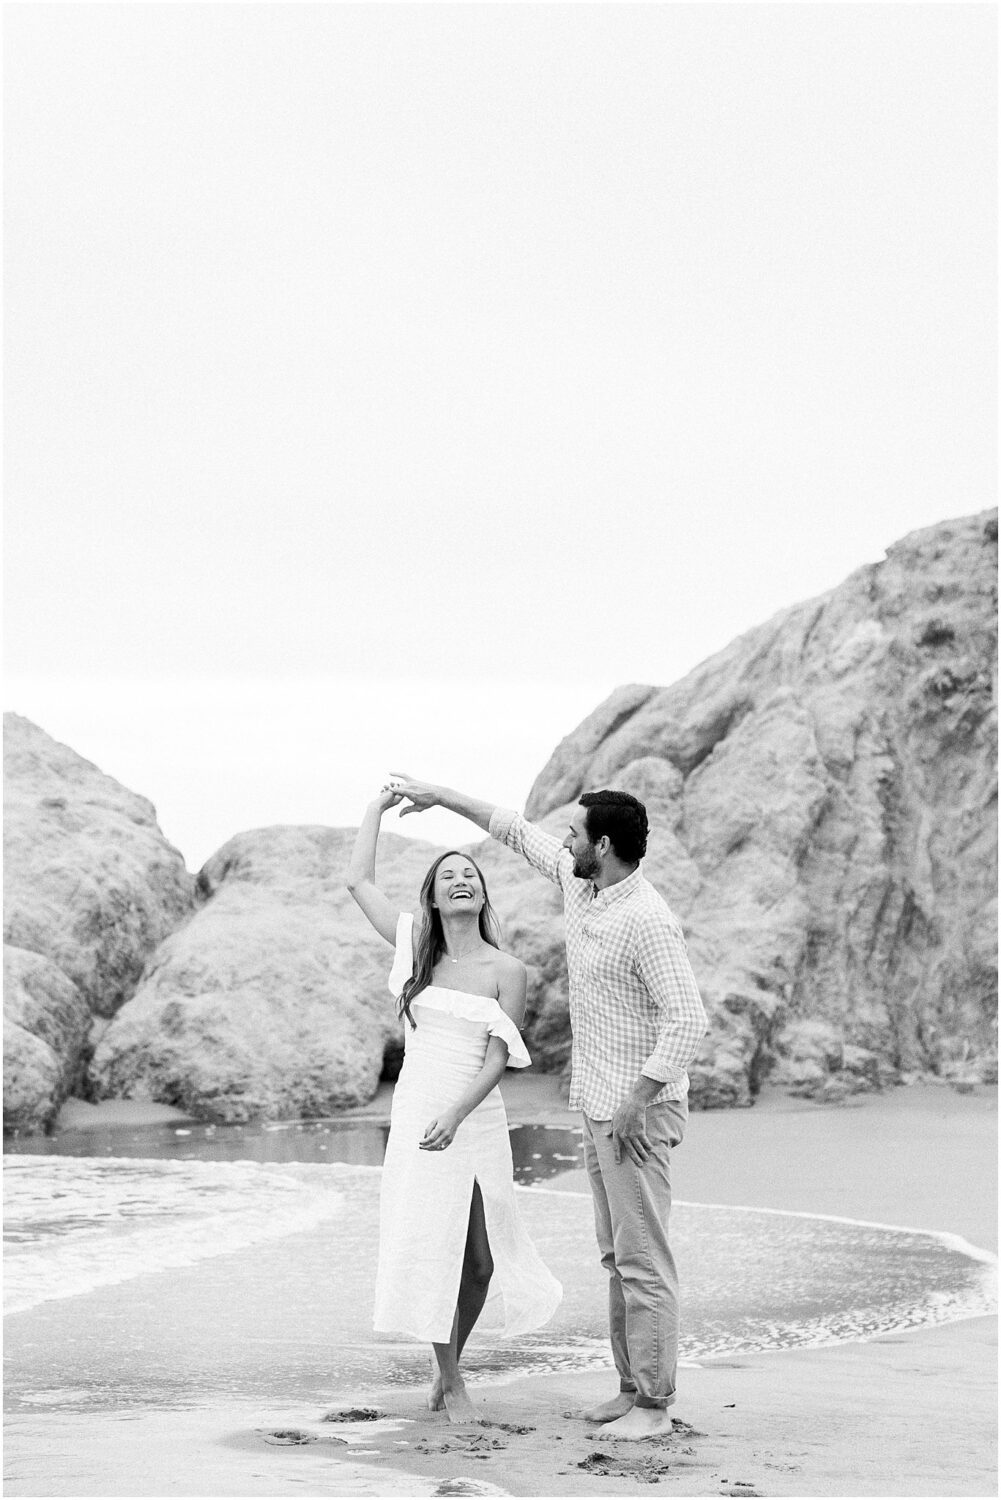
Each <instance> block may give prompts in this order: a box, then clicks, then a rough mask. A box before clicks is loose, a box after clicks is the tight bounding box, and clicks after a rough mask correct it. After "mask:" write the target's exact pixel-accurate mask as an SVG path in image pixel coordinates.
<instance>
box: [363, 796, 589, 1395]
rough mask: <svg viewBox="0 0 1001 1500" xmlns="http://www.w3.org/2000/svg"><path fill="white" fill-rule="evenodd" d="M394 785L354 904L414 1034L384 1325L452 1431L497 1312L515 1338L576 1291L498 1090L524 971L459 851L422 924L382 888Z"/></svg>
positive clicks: (371, 818)
mask: <svg viewBox="0 0 1001 1500" xmlns="http://www.w3.org/2000/svg"><path fill="white" fill-rule="evenodd" d="M400 800H401V799H400V794H399V793H398V792H397V791H395V790H394V788H393V787H392V786H388V787H385V788H383V791H382V792H381V794H380V795H379V796H378V797H377V798H376V800H375V801H374V802H372V803H371V804H370V805H369V807H368V808H367V809H366V812H365V816H364V818H363V819H362V823H361V827H360V828H359V830H358V837H357V839H356V841H355V847H354V851H353V853H352V856H351V861H350V865H349V869H348V881H347V885H348V890H349V891H350V892H351V894H352V896H353V897H354V899H355V900H356V901H357V903H358V905H359V906H360V907H361V909H362V911H363V912H364V913H365V915H366V917H368V920H369V921H370V922H371V924H372V926H373V927H374V928H375V930H376V932H378V933H379V935H380V936H381V937H384V938H385V939H386V941H387V943H392V944H394V945H395V947H396V959H395V961H394V963H393V967H392V972H391V973H390V976H389V988H390V991H391V993H392V994H393V995H395V996H396V997H397V1000H398V1002H399V1012H400V1015H401V1016H402V1017H403V1020H404V1028H403V1029H404V1038H405V1053H404V1061H403V1068H402V1071H401V1073H400V1077H399V1080H398V1082H397V1084H396V1088H395V1090H394V1093H393V1111H392V1123H391V1126H390V1132H389V1141H388V1143H387V1146H386V1158H385V1162H384V1165H383V1173H382V1194H381V1199H380V1214H379V1268H378V1271H377V1273H376V1291H375V1327H376V1330H377V1331H378V1332H380V1333H409V1334H412V1335H413V1336H414V1337H415V1338H420V1339H426V1340H427V1341H428V1342H430V1343H431V1344H432V1345H433V1347H434V1353H435V1358H436V1360H437V1365H438V1374H437V1377H436V1379H435V1381H434V1384H433V1385H432V1387H431V1394H430V1396H429V1398H428V1405H429V1406H430V1407H431V1409H432V1410H433V1411H439V1410H441V1408H442V1407H444V1408H445V1410H446V1411H447V1412H448V1416H449V1419H450V1420H451V1421H453V1422H465V1421H469V1420H470V1419H472V1418H473V1417H474V1415H475V1413H474V1411H473V1406H472V1403H471V1402H470V1400H469V1397H468V1395H467V1394H466V1389H465V1386H464V1384H463V1381H462V1377H461V1375H460V1374H459V1357H460V1356H461V1354H462V1350H463V1347H464V1345H465V1343H466V1340H467V1338H468V1337H469V1335H470V1333H471V1331H472V1329H473V1326H474V1325H475V1323H476V1321H477V1319H478V1318H479V1317H480V1314H481V1312H483V1310H484V1307H485V1306H488V1311H489V1312H490V1313H493V1312H494V1311H496V1313H497V1314H498V1315H499V1318H500V1319H501V1321H502V1322H503V1333H504V1335H505V1336H506V1337H511V1336H514V1335H518V1334H522V1333H526V1332H527V1331H528V1330H529V1329H531V1328H538V1327H539V1326H540V1325H541V1324H543V1323H545V1322H547V1321H548V1319H549V1318H550V1317H552V1315H553V1313H554V1311H555V1310H556V1307H557V1305H558V1303H559V1301H560V1297H561V1296H562V1288H561V1287H560V1284H559V1282H558V1281H556V1279H555V1278H554V1277H553V1276H552V1275H551V1274H550V1273H549V1271H548V1270H547V1269H546V1267H545V1266H544V1265H543V1264H542V1261H541V1260H540V1259H539V1257H538V1255H537V1253H536V1251H535V1248H534V1246H533V1245H532V1242H531V1240H530V1239H529V1238H528V1235H527V1234H526V1232H525V1230H524V1229H523V1227H522V1224H521V1221H520V1219H519V1216H518V1209H517V1204H516V1203H515V1197H514V1169H513V1165H512V1161H511V1145H510V1141H509V1139H508V1133H507V1115H506V1114H505V1111H504V1104H503V1101H502V1099H501V1097H500V1094H499V1092H498V1090H497V1087H496V1085H497V1082H498V1080H499V1079H500V1077H501V1075H502V1074H503V1072H504V1069H505V1068H506V1067H507V1066H509V1065H510V1066H511V1067H515V1068H524V1067H528V1066H529V1064H530V1062H531V1058H530V1057H529V1055H528V1052H527V1051H526V1050H525V1045H524V1043H523V1041H522V1039H521V1036H520V1034H519V1031H518V1026H519V1024H520V1023H521V1021H522V1019H523V1016H524V1011H525V989H526V973H525V965H524V964H523V963H521V962H520V961H519V960H518V959H516V958H514V957H513V956H512V955H511V954H509V953H502V952H501V950H500V948H499V947H498V927H497V922H496V918H495V917H494V914H493V911H492V910H491V907H490V903H489V901H488V900H487V891H486V885H485V884H484V880H483V875H482V873H481V872H480V870H479V867H478V866H477V865H476V864H475V862H474V861H473V860H471V859H470V858H469V856H468V855H466V854H460V853H458V852H457V851H456V850H450V851H449V852H448V853H447V854H443V855H442V856H441V857H440V858H439V859H436V860H435V862H434V864H433V865H432V866H431V868H430V870H429V871H428V872H427V875H426V876H425V877H424V882H423V885H422V886H421V892H420V905H421V914H420V920H419V921H418V922H416V923H415V922H414V918H413V916H412V915H411V914H410V913H409V912H400V911H398V910H397V908H396V906H395V904H394V903H393V902H391V901H390V900H389V899H388V897H387V896H386V895H385V894H384V893H383V892H382V891H380V890H379V888H378V886H377V885H376V884H375V853H376V845H377V844H378V840H379V828H380V824H381V820H382V815H383V813H384V812H385V811H386V810H387V809H388V808H390V807H395V806H396V804H397V803H398V802H399V801H400Z"/></svg>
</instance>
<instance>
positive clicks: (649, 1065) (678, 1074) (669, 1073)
mask: <svg viewBox="0 0 1001 1500" xmlns="http://www.w3.org/2000/svg"><path fill="white" fill-rule="evenodd" d="M640 1075H641V1077H643V1078H650V1079H652V1080H653V1082H654V1083H662V1084H663V1085H664V1086H665V1088H666V1087H667V1086H668V1085H671V1086H672V1087H673V1088H675V1089H681V1090H682V1092H684V1083H685V1070H684V1068H672V1067H670V1066H669V1065H668V1064H667V1063H659V1062H654V1061H653V1060H652V1059H651V1060H650V1061H649V1062H645V1063H644V1064H643V1066H642V1068H640ZM678 1097H679V1098H680V1097H681V1095H680V1094H679V1095H678Z"/></svg>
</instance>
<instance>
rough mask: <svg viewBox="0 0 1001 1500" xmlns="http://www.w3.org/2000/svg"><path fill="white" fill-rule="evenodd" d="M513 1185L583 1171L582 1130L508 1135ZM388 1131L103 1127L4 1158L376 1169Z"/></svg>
mask: <svg viewBox="0 0 1001 1500" xmlns="http://www.w3.org/2000/svg"><path fill="white" fill-rule="evenodd" d="M509 1134H510V1137H511V1155H512V1157H513V1159H514V1180H515V1182H517V1183H521V1184H523V1185H527V1184H529V1183H532V1182H544V1181H546V1180H547V1179H548V1178H551V1177H554V1176H556V1175H558V1174H559V1173H560V1172H566V1171H569V1170H571V1169H573V1168H574V1167H579V1166H582V1165H583V1161H584V1158H583V1149H582V1146H581V1132H580V1130H579V1129H578V1130H567V1129H554V1128H551V1127H549V1126H546V1125H513V1126H512V1127H511V1129H510V1132H509ZM388 1136H389V1126H388V1125H384V1124H380V1123H379V1122H377V1121H373V1120H291V1121H286V1122H282V1123H280V1124H259V1123H258V1124H254V1125H203V1124H195V1123H191V1124H189V1125H181V1126H178V1125H175V1124H173V1123H165V1124H161V1125H144V1126H141V1127H138V1126H130V1125H108V1126H103V1127H102V1128H101V1129H85V1130H63V1131H59V1132H56V1133H55V1134H53V1135H34V1136H7V1135H5V1136H4V1147H3V1149H4V1155H5V1156H8V1157H10V1156H14V1155H19V1156H87V1157H102V1156H114V1157H142V1158H143V1159H155V1160H169V1161H230V1162H235V1161H256V1162H316V1163H325V1164H329V1163H330V1162H346V1163H350V1164H351V1165H353V1166H370V1167H378V1166H381V1165H382V1159H383V1156H384V1155H385V1151H386V1140H387V1138H388Z"/></svg>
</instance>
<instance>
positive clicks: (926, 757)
mask: <svg viewBox="0 0 1001 1500" xmlns="http://www.w3.org/2000/svg"><path fill="white" fill-rule="evenodd" d="M996 569H997V517H996V513H988V514H983V515H979V516H973V517H968V518H965V519H962V520H958V521H950V522H945V523H943V524H942V525H939V526H934V527H931V528H929V529H928V530H925V531H920V532H916V533H914V534H913V535H911V536H908V537H906V538H905V539H904V540H903V541H901V542H899V543H897V545H896V546H894V547H891V548H890V550H889V552H888V553H887V555H886V558H885V560H884V561H882V562H880V563H876V564H873V565H871V566H868V567H864V568H861V569H859V571H858V572H856V573H854V574H852V576H851V577H850V578H849V579H847V581H846V582H845V583H844V584H842V585H841V586H840V587H839V588H836V589H834V590H832V591H831V592H830V593H829V594H826V595H824V596H823V597H821V598H819V599H814V600H811V601H809V602H807V603H805V604H799V605H796V606H795V607H793V608H791V609H787V610H785V611H784V612H783V613H781V614H779V615H777V616H776V617H775V618H774V619H772V620H770V621H768V622H767V623H766V624H764V625H761V626H759V627H758V628H757V629H755V630H752V631H750V632H748V634H746V635H744V636H741V637H740V638H739V639H738V640H736V641H734V642H733V643H732V644H731V645H730V646H728V647H727V648H726V650H724V651H722V652H720V653H719V654H718V655H716V656H714V657H712V658H710V659H709V660H708V661H706V662H703V663H702V665H701V666H699V667H697V668H696V669H695V670H694V671H693V672H691V673H689V675H688V676H687V677H685V678H684V679H683V680H682V681H680V682H678V683H676V684H675V685H674V686H672V687H624V688H620V689H619V690H618V691H617V692H615V693H613V694H612V696H611V697H610V698H609V699H608V700H607V701H606V702H605V703H604V704H602V705H601V706H600V707H599V708H598V709H597V710H596V711H595V712H594V713H593V714H591V716H590V717H589V718H588V719H586V720H585V721H584V723H583V724H581V725H580V727H579V728H578V729H576V730H575V731H574V732H573V733H572V734H571V735H569V736H568V737H567V738H566V739H565V740H564V741H563V742H562V744H561V745H560V746H559V747H558V748H557V750H556V751H555V753H554V754H553V756H552V758H551V759H550V761H549V763H548V765H547V766H546V767H545V769H544V770H543V772H542V773H541V775H540V776H539V778H538V780H537V781H536V783H535V786H534V787H533V789H532V793H531V797H530V799H529V802H528V806H527V809H526V810H527V813H528V816H529V817H532V818H534V819H536V820H540V821H542V822H544V823H546V824H547V825H548V826H551V827H552V828H553V829H554V830H556V831H558V832H560V834H561V836H562V833H563V831H564V829H565V825H566V819H567V808H568V805H572V804H573V803H574V802H575V801H576V798H577V797H578V795H579V794H580V792H581V791H583V790H585V789H587V788H595V787H600V786H615V787H618V788H621V789H623V790H627V791H632V792H633V793H634V794H635V795H637V796H640V797H642V798H643V800H644V801H645V802H646V803H647V806H648V809H649V812H650V820H651V827H652V830H653V832H652V835H651V838H650V846H649V850H648V856H647V859H646V861H645V870H646V873H647V875H648V876H649V878H650V879H651V880H652V881H653V882H654V883H655V884H656V885H657V886H658V887H659V888H660V889H661V890H662V891H663V892H664V893H665V895H666V896H667V897H668V900H669V901H670V903H671V905H672V906H673V907H674V909H675V910H676V911H677V913H678V915H679V916H680V917H681V919H682V921H683V923H684V926H685V929H686V932H687V935H688V941H689V948H690V952H691V957H692V962H693V965H694V968H695V971H696V974H697V976H698V978H699V981H700V985H701V988H702V990H703V993H704V996H705V999H706V1002H707V1008H708V1009H709V1011H710V1014H711V1019H712V1027H711V1035H710V1036H709V1038H708V1039H707V1042H706V1044H705V1046H704V1048H703V1051H702V1053H701V1055H700V1058H699V1059H698V1061H697V1063H696V1065H695V1067H694V1068H693V1069H692V1080H693V1099H694V1100H695V1102H697V1103H701V1104H703V1105H726V1104H746V1103H748V1102H749V1101H750V1100H751V1098H752V1097H753V1095H754V1093H755V1092H756V1090H757V1087H758V1085H759V1083H760V1081H761V1080H762V1078H763V1077H764V1076H765V1075H766V1074H770V1075H771V1077H772V1078H773V1079H775V1080H777V1081H780V1082H783V1083H785V1084H786V1085H787V1086H789V1087H791V1088H793V1089H796V1090H798V1091H800V1092H803V1093H809V1094H820V1095H823V1096H827V1097H838V1096H839V1095H840V1094H842V1093H844V1092H846V1091H849V1090H853V1089H856V1088H864V1087H872V1086H877V1085H878V1084H879V1083H880V1082H882V1081H886V1080H889V1079H893V1078H899V1077H903V1076H907V1075H909V1074H913V1073H916V1072H921V1071H927V1072H930V1073H933V1074H937V1075H940V1076H944V1077H951V1078H956V1079H987V1078H992V1077H996V1066H997V1063H996V1058H997V1050H996V1048H997V1041H996V1006H997V962H996V946H995V933H996V921H995V905H996V903H995V896H996V870H997V830H996V821H995V811H996V800H997V775H996V697H995V688H996V667H997V623H996V619H997V617H996V609H997V589H996V579H997V572H996ZM482 853H483V858H484V860H485V862H486V864H487V866H488V868H489V870H490V871H491V872H492V873H493V875H494V881H495V883H496V884H497V891H498V897H499V901H500V904H501V906H502V909H503V908H505V907H506V908H507V911H508V916H509V921H508V931H509V935H510V936H511V937H512V939H513V940H514V942H515V946H516V947H517V949H518V951H519V952H522V953H523V954H524V956H526V958H528V959H529V960H530V961H531V962H532V964H533V985H532V991H531V1002H532V1008H531V1016H530V1025H529V1040H530V1045H532V1047H533V1050H534V1052H535V1053H536V1055H537V1057H539V1056H541V1060H542V1065H543V1066H550V1067H558V1066H560V1065H561V1064H562V1062H563V1061H564V1059H565V1057H566V1053H567V1026H566V1013H567V1002H566V979H565V973H564V970H563V967H562V963H561V957H560V932H559V922H558V919H557V917H556V903H555V902H554V899H553V894H552V893H551V892H550V891H549V890H547V889H546V888H545V887H544V886H543V885H542V882H540V881H539V879H538V877H535V876H534V875H531V874H529V875H526V874H525V873H524V872H523V871H521V870H515V871H513V870H512V869H511V868H510V863H515V864H516V863H517V862H516V861H514V860H513V857H512V856H511V855H509V854H506V853H505V852H504V851H491V850H490V849H489V848H485V849H484V850H483V851H482ZM505 861H506V862H510V863H507V864H506V863H505Z"/></svg>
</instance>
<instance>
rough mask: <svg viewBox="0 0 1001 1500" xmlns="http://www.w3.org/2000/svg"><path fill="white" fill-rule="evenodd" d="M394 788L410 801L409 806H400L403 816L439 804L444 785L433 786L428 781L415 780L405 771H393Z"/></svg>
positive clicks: (401, 815)
mask: <svg viewBox="0 0 1001 1500" xmlns="http://www.w3.org/2000/svg"><path fill="white" fill-rule="evenodd" d="M390 774H391V775H392V777H393V786H394V790H395V791H396V792H397V793H398V794H399V796H401V797H406V799H407V801H408V802H409V803H410V806H409V807H401V808H400V817H401V818H405V817H406V816H407V814H408V813H415V812H427V810H428V808H429V807H440V806H441V794H442V792H443V791H444V790H445V788H444V787H441V786H435V785H434V784H433V783H432V782H430V781H416V780H415V779H414V777H413V776H408V775H407V773H406V771H393V772H391V773H390Z"/></svg>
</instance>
